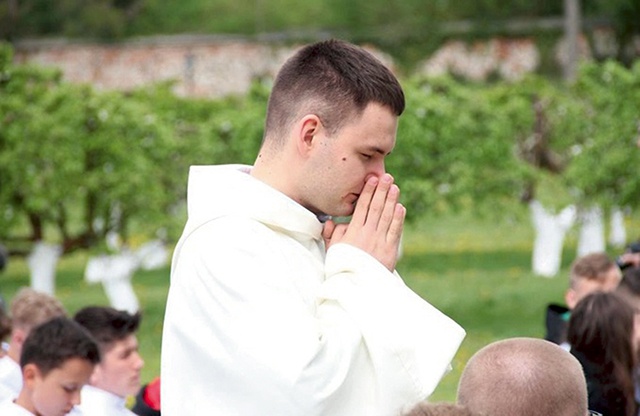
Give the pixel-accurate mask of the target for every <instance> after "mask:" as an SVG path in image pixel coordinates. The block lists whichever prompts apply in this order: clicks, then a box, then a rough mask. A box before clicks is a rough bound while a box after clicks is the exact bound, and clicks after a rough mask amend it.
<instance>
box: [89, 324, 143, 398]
mask: <svg viewBox="0 0 640 416" xmlns="http://www.w3.org/2000/svg"><path fill="white" fill-rule="evenodd" d="M143 365H144V361H143V360H142V358H141V357H140V354H139V353H138V340H137V339H136V337H135V335H129V336H127V337H126V338H124V339H121V340H119V341H116V342H114V343H113V345H112V346H111V348H109V349H107V350H106V351H104V352H103V354H102V359H101V361H100V363H99V364H98V365H97V366H96V369H95V371H94V373H93V376H92V377H91V384H92V385H93V386H95V387H97V388H99V389H102V390H105V391H108V392H111V393H113V394H115V395H117V396H120V397H127V396H130V395H135V394H136V393H137V392H138V390H139V389H140V370H142V367H143Z"/></svg>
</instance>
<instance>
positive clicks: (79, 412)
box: [68, 384, 136, 416]
mask: <svg viewBox="0 0 640 416" xmlns="http://www.w3.org/2000/svg"><path fill="white" fill-rule="evenodd" d="M68 416H136V415H135V413H133V412H132V411H131V410H129V409H127V407H126V401H125V399H124V398H122V397H120V396H117V395H115V394H113V393H110V392H108V391H105V390H102V389H98V388H96V387H93V386H90V385H88V384H87V385H86V386H84V387H83V388H82V391H81V392H80V404H79V405H78V406H75V407H74V408H73V410H72V411H71V412H70V413H69V414H68Z"/></svg>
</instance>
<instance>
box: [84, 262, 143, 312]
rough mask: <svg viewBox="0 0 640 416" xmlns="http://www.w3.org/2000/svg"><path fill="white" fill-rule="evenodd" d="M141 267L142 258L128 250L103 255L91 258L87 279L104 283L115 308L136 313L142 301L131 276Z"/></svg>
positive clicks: (91, 281) (87, 269)
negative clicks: (138, 296)
mask: <svg viewBox="0 0 640 416" xmlns="http://www.w3.org/2000/svg"><path fill="white" fill-rule="evenodd" d="M139 267H140V260H139V259H138V257H137V256H136V255H135V254H134V253H132V252H130V251H128V250H124V251H122V252H121V253H119V254H115V255H111V256H108V255H101V256H97V257H93V258H91V259H89V261H88V262H87V267H86V269H85V279H86V280H87V282H89V283H98V282H100V283H102V287H103V288H104V291H105V293H106V295H107V298H108V299H109V303H110V304H111V306H112V307H113V308H115V309H118V310H126V311H127V312H129V313H135V312H137V311H138V310H139V309H140V303H139V302H138V298H137V296H136V294H135V291H134V290H133V285H132V284H131V278H132V277H133V273H134V272H135V271H136V270H137V269H138V268H139Z"/></svg>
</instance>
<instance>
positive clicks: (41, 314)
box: [9, 287, 66, 361]
mask: <svg viewBox="0 0 640 416" xmlns="http://www.w3.org/2000/svg"><path fill="white" fill-rule="evenodd" d="M58 316H66V311H65V309H64V307H63V306H62V303H60V301H59V300H58V299H56V298H54V297H53V296H51V295H48V294H46V293H42V292H38V291H35V290H33V289H31V288H28V287H25V288H22V289H21V290H20V291H19V292H18V293H17V294H16V295H15V296H14V298H13V300H12V302H11V316H10V318H11V338H10V340H9V356H10V357H11V358H13V359H14V360H15V361H19V360H20V354H21V350H22V344H23V343H24V341H25V339H26V338H27V336H28V335H29V332H30V331H31V329H32V328H35V327H36V326H38V325H40V324H42V323H43V322H46V321H48V320H49V319H51V318H54V317H58Z"/></svg>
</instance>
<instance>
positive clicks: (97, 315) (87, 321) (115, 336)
mask: <svg viewBox="0 0 640 416" xmlns="http://www.w3.org/2000/svg"><path fill="white" fill-rule="evenodd" d="M73 319H74V320H75V321H76V322H78V323H79V324H80V325H82V326H83V327H85V328H87V330H88V331H89V332H90V333H91V335H93V337H94V338H95V339H96V341H97V342H98V345H99V346H100V348H101V349H102V350H103V351H104V350H107V349H109V347H110V346H111V344H113V343H114V342H116V341H120V340H122V339H125V338H126V337H127V336H129V335H131V334H133V333H134V332H136V331H137V330H138V327H139V326H140V320H141V315H140V312H136V313H135V314H133V315H132V314H130V313H129V312H127V311H119V310H117V309H114V308H111V307H107V306H87V307H85V308H83V309H80V310H79V311H78V312H76V314H75V316H74V317H73Z"/></svg>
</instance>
